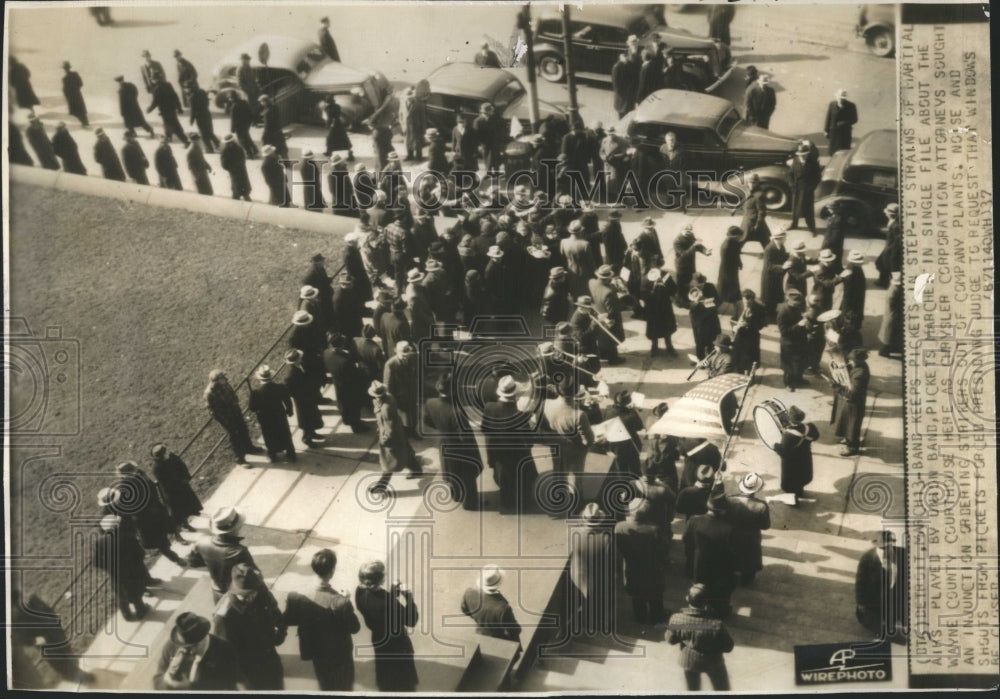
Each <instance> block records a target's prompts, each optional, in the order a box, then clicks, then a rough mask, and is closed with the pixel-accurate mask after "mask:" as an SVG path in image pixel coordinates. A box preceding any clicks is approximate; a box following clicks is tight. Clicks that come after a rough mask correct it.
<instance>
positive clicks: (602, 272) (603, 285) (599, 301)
mask: <svg viewBox="0 0 1000 699" xmlns="http://www.w3.org/2000/svg"><path fill="white" fill-rule="evenodd" d="M594 275H595V278H594V279H591V280H590V283H589V290H590V295H591V296H592V297H593V299H594V304H593V308H594V311H595V312H596V313H597V319H598V321H599V322H601V323H603V324H604V326H605V327H607V329H608V330H609V331H610V333H611V335H613V336H614V337H615V339H616V340H617V342H615V341H614V340H612V339H611V338H610V337H608V336H607V335H606V334H604V333H602V334H601V335H598V336H597V346H598V349H599V353H600V354H601V355H602V358H604V359H607V362H608V364H609V365H611V366H615V365H618V364H624V363H625V359H624V358H623V357H620V356H619V355H618V345H619V344H620V343H621V342H623V341H624V340H625V326H624V324H623V320H622V308H623V303H622V299H621V297H620V296H619V295H618V289H617V287H616V286H615V285H614V283H613V280H614V278H615V273H614V270H613V269H612V268H611V265H601V266H600V267H599V268H598V269H597V271H596V272H595V273H594Z"/></svg>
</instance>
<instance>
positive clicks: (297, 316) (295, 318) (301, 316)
mask: <svg viewBox="0 0 1000 699" xmlns="http://www.w3.org/2000/svg"><path fill="white" fill-rule="evenodd" d="M311 322H313V317H312V314H311V313H309V312H308V311H295V313H294V315H292V325H309V323H311Z"/></svg>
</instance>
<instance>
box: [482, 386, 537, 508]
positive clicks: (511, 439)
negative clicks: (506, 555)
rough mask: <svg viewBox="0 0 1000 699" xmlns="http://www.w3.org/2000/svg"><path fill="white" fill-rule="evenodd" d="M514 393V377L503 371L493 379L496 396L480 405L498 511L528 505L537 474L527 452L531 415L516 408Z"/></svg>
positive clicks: (529, 444) (530, 445) (532, 495)
mask: <svg viewBox="0 0 1000 699" xmlns="http://www.w3.org/2000/svg"><path fill="white" fill-rule="evenodd" d="M517 393H518V388H517V383H516V382H515V381H514V377H513V376H510V375H503V376H501V377H500V378H499V381H498V382H497V388H496V397H497V399H496V400H494V401H490V402H488V403H486V405H485V406H484V408H483V420H482V432H483V435H484V436H485V437H486V458H487V462H488V463H489V466H490V468H492V469H493V478H494V480H495V481H496V482H497V485H499V486H500V514H517V513H518V512H519V511H520V510H522V509H526V508H528V507H530V506H531V503H532V502H533V500H534V494H533V491H534V485H535V480H536V479H537V477H538V471H537V468H536V466H535V460H534V458H533V457H532V455H531V448H532V446H533V444H534V440H533V439H532V436H531V435H532V433H533V429H532V427H531V415H530V414H529V413H526V412H524V411H522V410H520V409H519V408H518V406H517Z"/></svg>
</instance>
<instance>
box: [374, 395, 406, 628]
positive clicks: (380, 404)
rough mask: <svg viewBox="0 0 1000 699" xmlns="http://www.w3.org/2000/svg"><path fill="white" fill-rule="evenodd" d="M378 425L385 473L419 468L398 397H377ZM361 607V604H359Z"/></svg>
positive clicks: (375, 411) (376, 414)
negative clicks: (400, 411) (407, 434)
mask: <svg viewBox="0 0 1000 699" xmlns="http://www.w3.org/2000/svg"><path fill="white" fill-rule="evenodd" d="M372 410H373V412H374V413H375V424H376V425H377V427H378V449H379V464H380V465H381V467H382V471H383V472H384V473H393V472H395V471H400V470H402V469H404V468H409V469H412V470H419V468H418V466H417V457H416V455H415V454H414V453H413V448H412V447H411V446H410V442H409V440H408V439H407V436H406V428H405V427H404V426H403V421H402V420H401V419H400V417H399V410H398V409H397V407H396V399H395V398H393V397H392V396H391V395H385V396H383V397H382V398H381V399H379V398H376V399H375V401H374V406H373V408H372ZM359 608H360V606H359Z"/></svg>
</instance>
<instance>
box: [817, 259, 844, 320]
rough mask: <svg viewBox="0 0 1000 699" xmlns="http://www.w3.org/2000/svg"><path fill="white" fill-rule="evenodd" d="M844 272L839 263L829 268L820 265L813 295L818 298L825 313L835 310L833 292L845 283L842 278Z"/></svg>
mask: <svg viewBox="0 0 1000 699" xmlns="http://www.w3.org/2000/svg"><path fill="white" fill-rule="evenodd" d="M843 271H844V270H843V269H842V268H841V266H840V263H839V262H833V263H831V264H830V266H828V267H826V266H823V265H820V268H819V269H818V270H817V271H816V273H815V274H814V275H813V287H812V295H813V296H816V297H817V299H818V305H819V307H820V308H822V309H823V311H829V310H830V309H831V308H833V292H834V291H835V290H836V289H837V285H838V284H840V283H841V282H842V281H843V280H842V279H841V277H840V273H841V272H843Z"/></svg>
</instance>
